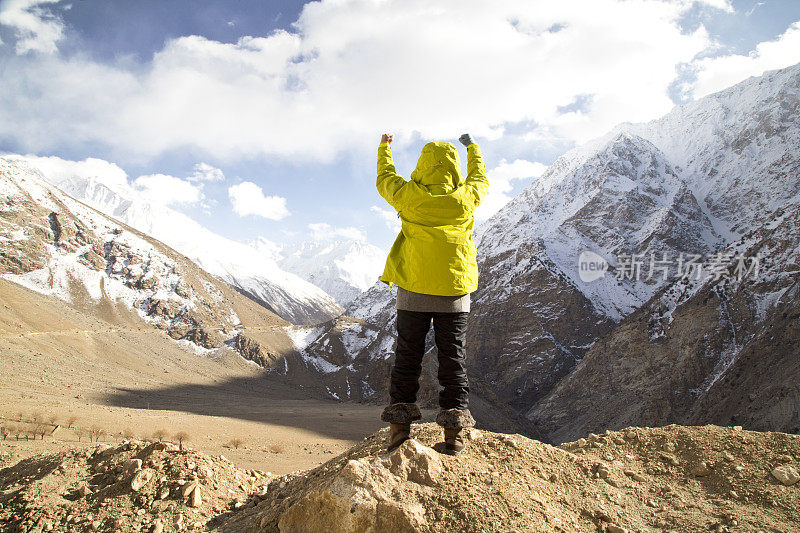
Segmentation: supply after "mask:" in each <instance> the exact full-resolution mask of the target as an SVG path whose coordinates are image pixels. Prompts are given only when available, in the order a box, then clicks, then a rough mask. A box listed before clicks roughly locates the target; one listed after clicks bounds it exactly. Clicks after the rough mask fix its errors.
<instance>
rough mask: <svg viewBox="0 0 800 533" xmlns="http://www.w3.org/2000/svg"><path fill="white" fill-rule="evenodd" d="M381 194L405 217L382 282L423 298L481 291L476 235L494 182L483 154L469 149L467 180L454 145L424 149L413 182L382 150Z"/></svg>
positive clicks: (385, 146)
mask: <svg viewBox="0 0 800 533" xmlns="http://www.w3.org/2000/svg"><path fill="white" fill-rule="evenodd" d="M377 186H378V192H379V193H380V195H381V196H383V197H384V198H385V199H386V201H387V202H389V204H391V206H392V207H394V208H395V209H396V210H397V212H398V213H399V215H400V220H401V221H402V224H403V226H402V230H401V231H400V234H399V235H398V236H397V239H396V240H395V241H394V245H392V249H391V250H390V251H389V257H388V258H387V259H386V267H385V268H384V271H383V275H382V276H381V281H383V282H385V283H388V284H389V285H390V286H391V284H392V283H394V284H397V285H399V286H401V287H403V288H404V289H406V290H409V291H413V292H418V293H422V294H436V295H440V296H458V295H461V294H467V293H469V292H472V291H474V290H475V289H477V288H478V262H477V260H476V250H475V243H474V242H473V241H472V229H473V227H474V226H475V218H474V216H473V214H474V212H475V208H476V207H478V204H480V203H481V201H482V200H483V198H484V196H486V190H487V189H488V188H489V180H488V179H486V167H485V165H484V164H483V156H481V149H480V147H478V145H477V144H475V143H472V144H470V145H469V147H468V148H467V179H466V180H464V179H463V178H462V177H461V161H460V159H459V157H458V151H457V150H456V148H455V146H453V145H452V144H450V143H442V142H431V143H428V144H426V145H425V147H424V148H423V149H422V154H420V156H419V161H418V162H417V168H416V170H414V172H412V173H411V181H405V180H404V179H403V178H401V177H400V176H399V175H398V174H397V172H396V171H395V169H394V163H393V162H392V150H391V148H390V147H389V144H388V143H385V142H383V143H381V144H380V146H379V147H378V180H377Z"/></svg>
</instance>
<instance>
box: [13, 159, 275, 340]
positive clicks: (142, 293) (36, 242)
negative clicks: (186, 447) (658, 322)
mask: <svg viewBox="0 0 800 533" xmlns="http://www.w3.org/2000/svg"><path fill="white" fill-rule="evenodd" d="M0 241H2V243H3V246H2V249H1V250H0V276H2V278H3V279H5V280H8V281H12V282H14V283H17V284H19V285H22V286H24V287H27V288H29V289H32V290H34V291H36V292H39V293H42V294H47V295H52V296H56V297H58V298H59V299H61V300H63V301H66V302H68V303H70V304H71V305H73V306H74V307H76V308H81V307H98V306H99V307H104V308H106V309H107V313H106V314H109V313H111V314H114V313H117V314H118V313H119V311H118V308H122V309H125V310H130V311H133V313H135V315H137V316H138V317H139V319H141V320H144V322H146V323H148V324H150V325H151V326H154V327H156V328H158V329H161V330H163V331H165V332H166V333H167V334H168V335H169V336H170V337H172V338H173V339H175V340H176V341H178V342H180V343H183V344H184V345H185V346H186V347H187V348H190V349H192V350H194V351H196V352H198V353H208V352H209V351H210V350H214V349H216V348H219V347H221V346H224V345H226V344H227V345H230V346H236V345H237V344H238V343H240V342H241V337H242V333H243V332H245V330H249V329H250V328H252V330H253V331H255V332H260V333H261V334H262V336H266V335H267V334H269V335H271V342H269V343H267V342H265V346H270V347H271V348H274V349H276V350H280V347H281V346H282V345H283V344H285V343H288V342H289V339H288V337H287V336H286V333H285V329H284V326H285V325H286V324H287V323H286V321H284V320H283V319H281V318H279V317H277V316H275V315H274V314H272V313H270V312H269V311H268V310H266V309H264V308H263V307H261V306H259V305H258V304H256V303H255V302H253V301H252V300H250V299H248V298H245V297H243V296H242V295H240V294H239V293H237V292H236V291H235V290H233V289H232V288H231V287H230V286H229V285H228V284H227V283H225V282H223V281H222V280H220V279H219V278H217V277H214V276H211V275H209V274H208V273H206V272H205V271H204V270H202V269H201V268H199V267H198V266H197V265H196V264H194V263H193V262H192V261H190V260H189V259H187V258H186V257H184V256H182V255H180V254H178V253H177V252H175V251H174V250H172V249H171V248H169V247H167V246H165V245H163V244H162V243H160V242H158V241H156V240H154V239H152V238H151V237H148V236H146V235H144V234H142V233H140V232H138V231H136V230H134V229H133V228H131V227H129V226H127V225H125V224H123V223H121V222H118V221H117V220H115V219H113V218H111V217H108V216H106V215H104V214H102V213H100V212H98V211H95V210H94V209H92V208H90V207H88V206H86V205H85V204H82V203H81V202H78V201H77V200H75V199H73V198H72V197H70V196H68V195H66V194H64V193H63V192H62V191H60V190H59V189H58V188H56V187H54V186H52V185H50V184H49V183H47V182H46V181H45V180H44V179H42V177H41V176H40V175H39V174H38V173H37V172H36V171H35V170H33V169H31V168H29V167H28V166H27V165H25V164H23V163H19V162H14V161H9V160H0ZM140 325H143V324H140Z"/></svg>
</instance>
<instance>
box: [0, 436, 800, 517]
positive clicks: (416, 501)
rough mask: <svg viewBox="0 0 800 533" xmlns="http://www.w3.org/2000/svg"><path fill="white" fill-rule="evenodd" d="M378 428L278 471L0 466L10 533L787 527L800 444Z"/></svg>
mask: <svg viewBox="0 0 800 533" xmlns="http://www.w3.org/2000/svg"><path fill="white" fill-rule="evenodd" d="M386 436H387V429H383V430H381V431H378V432H377V433H375V434H373V435H370V436H369V437H367V438H366V439H364V441H363V442H361V443H360V444H358V445H356V446H354V447H353V448H351V449H350V450H349V451H348V452H346V453H344V454H342V455H340V456H338V457H336V458H334V459H331V460H330V461H328V462H327V463H325V464H323V465H320V466H319V467H317V468H314V469H312V470H309V471H304V472H296V473H293V474H289V475H286V476H281V477H274V476H271V475H270V474H268V473H261V472H254V471H245V470H239V469H236V468H235V467H234V466H233V465H231V464H230V463H229V462H228V461H227V460H225V459H224V458H221V457H216V458H212V457H207V456H204V455H202V454H199V453H197V452H194V451H181V450H179V449H178V447H177V446H174V445H169V444H165V443H160V444H151V445H144V444H141V443H139V444H137V443H123V444H122V445H120V446H118V447H115V448H111V447H102V448H97V449H94V450H88V451H72V452H67V453H65V454H60V455H55V456H53V455H51V456H39V457H35V458H32V459H28V460H26V461H22V462H20V463H18V464H17V465H15V466H13V467H10V468H6V469H4V470H2V471H0V489H2V494H0V505H2V507H0V526H2V527H0V528H2V529H3V530H4V531H5V530H9V531H15V530H16V531H45V530H46V531H92V530H101V531H158V532H161V531H182V530H195V531H206V530H213V531H223V532H250V531H273V532H277V531H280V532H316V531H320V532H323V531H324V532H329V531H337V532H354V533H355V532H371V531H374V532H377V531H380V532H381V533H392V532H412V531H423V532H436V531H447V532H449V531H475V530H480V531H497V532H499V531H503V532H509V531H517V532H523V531H530V532H533V531H537V532H538V531H564V532H567V531H569V532H574V531H579V532H595V531H606V532H611V533H620V532H625V531H628V532H651V531H674V532H679V531H754V532H755V531H763V532H774V531H791V530H796V529H797V528H798V526H799V522H798V515H797V509H800V483H799V482H798V481H799V480H800V475H798V470H799V469H800V436H797V435H789V434H784V433H760V432H752V431H743V430H742V429H741V428H728V427H719V426H703V427H684V426H666V427H662V428H628V429H625V430H622V431H608V432H606V433H604V434H601V435H595V434H592V435H589V436H588V437H587V438H583V439H580V440H578V441H576V442H572V443H567V444H563V445H561V446H558V447H554V446H550V445H547V444H543V443H541V442H538V441H535V440H531V439H528V438H526V437H523V436H520V435H506V434H500V433H491V432H487V431H481V430H475V429H474V430H471V431H470V434H469V439H468V447H467V450H466V451H465V452H464V453H462V454H461V455H459V456H457V457H450V456H445V455H440V454H438V453H437V452H436V451H434V449H433V448H432V446H433V445H434V444H435V443H436V442H438V441H439V440H440V439H441V430H440V428H439V427H438V426H436V425H434V424H419V425H416V426H415V427H414V431H413V433H412V436H413V439H412V440H409V441H407V442H406V443H405V444H403V445H402V446H401V447H400V448H398V450H396V451H395V452H394V453H392V454H386V453H385V449H384V441H385V439H386Z"/></svg>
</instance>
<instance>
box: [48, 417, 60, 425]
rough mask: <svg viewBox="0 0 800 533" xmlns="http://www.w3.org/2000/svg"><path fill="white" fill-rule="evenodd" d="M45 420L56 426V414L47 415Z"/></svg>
mask: <svg viewBox="0 0 800 533" xmlns="http://www.w3.org/2000/svg"><path fill="white" fill-rule="evenodd" d="M47 422H48V423H49V424H50V425H51V426H57V425H58V415H50V416H48V417H47Z"/></svg>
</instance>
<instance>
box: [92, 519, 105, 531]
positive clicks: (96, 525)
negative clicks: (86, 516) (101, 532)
mask: <svg viewBox="0 0 800 533" xmlns="http://www.w3.org/2000/svg"><path fill="white" fill-rule="evenodd" d="M101 525H102V523H101V522H100V520H94V521H92V523H91V525H90V526H89V527H91V528H92V531H97V530H98V529H100V526H101Z"/></svg>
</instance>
